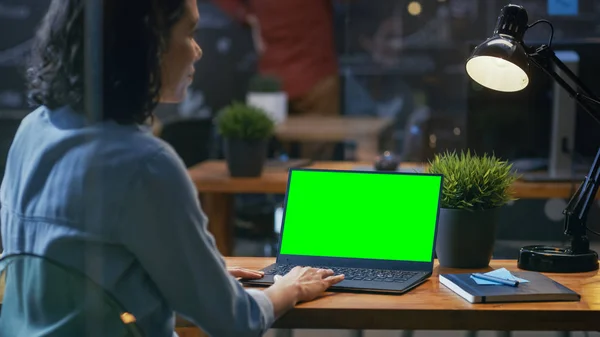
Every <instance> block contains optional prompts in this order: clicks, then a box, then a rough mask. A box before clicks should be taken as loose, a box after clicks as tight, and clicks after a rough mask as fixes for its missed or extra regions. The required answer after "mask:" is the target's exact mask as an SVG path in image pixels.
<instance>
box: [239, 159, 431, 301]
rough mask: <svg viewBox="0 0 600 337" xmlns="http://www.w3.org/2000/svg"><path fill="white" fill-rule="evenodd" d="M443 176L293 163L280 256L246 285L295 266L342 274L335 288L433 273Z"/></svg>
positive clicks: (388, 288)
mask: <svg viewBox="0 0 600 337" xmlns="http://www.w3.org/2000/svg"><path fill="white" fill-rule="evenodd" d="M441 188H442V175H437V174H427V173H405V172H384V171H346V170H344V171H342V170H321V169H312V168H292V169H290V170H289V176H288V186H287V192H286V196H285V204H284V213H283V220H282V224H281V234H280V241H279V246H278V252H277V259H276V262H275V263H274V264H272V265H270V266H267V267H266V268H263V269H262V270H263V271H264V273H265V275H264V277H262V278H261V279H257V280H248V279H242V280H240V281H241V282H242V283H243V284H245V285H256V286H261V285H262V286H267V285H270V284H273V282H274V276H275V275H285V274H286V273H287V272H288V271H290V270H291V269H292V268H294V267H295V266H310V267H316V268H329V269H333V271H334V272H335V274H344V275H345V278H344V280H343V281H342V282H340V283H338V284H336V285H334V286H332V287H331V288H330V289H331V290H342V291H344V290H347V291H365V292H381V293H404V292H407V291H409V290H410V289H412V288H414V287H416V286H417V285H419V284H421V283H423V282H425V281H426V280H427V279H428V278H429V277H430V276H431V274H432V271H433V259H434V247H435V238H436V232H437V224H438V216H439V208H440V197H441Z"/></svg>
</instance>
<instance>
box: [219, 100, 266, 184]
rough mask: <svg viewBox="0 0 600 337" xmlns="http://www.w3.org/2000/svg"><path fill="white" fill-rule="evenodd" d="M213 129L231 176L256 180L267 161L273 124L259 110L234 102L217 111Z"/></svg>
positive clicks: (262, 111) (264, 113) (263, 112)
mask: <svg viewBox="0 0 600 337" xmlns="http://www.w3.org/2000/svg"><path fill="white" fill-rule="evenodd" d="M216 123H217V130H218V132H219V134H220V135H221V136H222V137H223V151H224V154H225V160H226V161H227V168H228V169H229V173H230V174H231V176H232V177H257V176H260V175H261V174H262V169H263V166H264V164H265V160H266V158H267V149H268V144H269V140H270V138H271V136H272V135H273V133H274V130H275V125H274V123H273V121H272V120H271V119H270V118H269V117H268V116H267V114H266V112H265V111H264V110H262V109H260V108H257V107H253V106H250V105H246V104H243V103H238V102H234V103H232V104H230V105H229V106H227V107H225V108H224V109H223V110H221V111H220V112H219V114H218V115H217V118H216Z"/></svg>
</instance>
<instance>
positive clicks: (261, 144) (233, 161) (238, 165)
mask: <svg viewBox="0 0 600 337" xmlns="http://www.w3.org/2000/svg"><path fill="white" fill-rule="evenodd" d="M268 144H269V143H268V140H244V139H228V138H225V139H223V152H224V153H225V160H226V162H227V168H228V169H229V174H230V175H231V176H232V177H259V176H260V175H261V174H262V170H263V167H264V165H265V161H266V159H267V149H268Z"/></svg>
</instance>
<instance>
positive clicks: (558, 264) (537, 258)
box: [517, 246, 598, 273]
mask: <svg viewBox="0 0 600 337" xmlns="http://www.w3.org/2000/svg"><path fill="white" fill-rule="evenodd" d="M517 265H518V267H519V268H520V269H525V270H531V271H537V272H546V273H582V272H587V271H594V270H598V253H596V252H595V251H593V250H589V251H588V252H586V253H573V252H572V251H571V250H570V249H566V248H558V247H551V246H525V247H523V248H521V249H520V250H519V260H518V264H517Z"/></svg>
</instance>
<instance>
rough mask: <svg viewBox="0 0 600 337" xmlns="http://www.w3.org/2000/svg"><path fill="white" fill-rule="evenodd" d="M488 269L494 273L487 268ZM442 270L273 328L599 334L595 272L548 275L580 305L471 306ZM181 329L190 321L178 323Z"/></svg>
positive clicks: (346, 296) (321, 305)
mask: <svg viewBox="0 0 600 337" xmlns="http://www.w3.org/2000/svg"><path fill="white" fill-rule="evenodd" d="M226 262H227V264H228V265H229V266H242V267H246V268H252V269H260V268H263V267H265V266H267V265H269V264H270V263H273V262H274V259H273V258H262V257H259V258H256V257H228V258H226ZM490 267H491V268H493V269H497V268H502V267H505V268H507V269H509V270H518V269H517V267H516V261H512V260H493V261H492V263H491V264H490ZM488 269H490V268H488ZM469 271H471V270H451V269H443V268H440V267H438V266H436V267H435V269H434V275H433V276H432V277H431V278H430V279H429V280H428V281H427V282H425V283H424V284H422V285H420V286H419V287H417V288H415V289H414V290H412V291H410V292H408V293H406V294H404V295H371V294H358V293H342V292H336V293H327V294H326V296H324V297H322V298H320V299H318V300H316V301H313V302H308V303H303V304H300V305H298V306H296V308H294V309H293V310H292V311H290V312H288V313H287V314H286V315H284V316H283V317H281V318H280V319H279V320H278V321H277V322H275V324H274V326H273V327H274V328H285V329H356V330H363V329H390V330H497V331H515V330H533V331H544V330H545V331H596V330H600V320H599V319H598V317H600V276H599V275H598V274H597V273H596V272H589V273H580V274H546V275H548V276H549V277H550V278H552V279H554V280H555V281H557V282H560V283H562V284H563V285H565V286H567V287H569V288H571V289H572V290H574V291H576V292H578V293H580V294H581V295H582V299H581V301H579V302H538V303H505V304H500V303H496V304H471V303H469V302H467V301H465V300H464V299H462V298H461V297H459V296H458V295H456V294H454V293H453V292H452V291H450V290H449V289H447V288H446V287H445V286H443V285H440V284H439V280H438V272H444V273H446V272H469ZM187 324H189V323H187ZM179 326H180V327H185V326H186V322H184V321H180V322H179Z"/></svg>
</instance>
